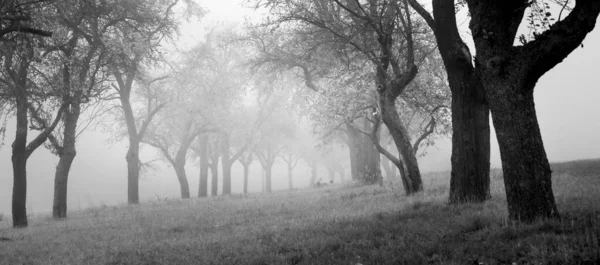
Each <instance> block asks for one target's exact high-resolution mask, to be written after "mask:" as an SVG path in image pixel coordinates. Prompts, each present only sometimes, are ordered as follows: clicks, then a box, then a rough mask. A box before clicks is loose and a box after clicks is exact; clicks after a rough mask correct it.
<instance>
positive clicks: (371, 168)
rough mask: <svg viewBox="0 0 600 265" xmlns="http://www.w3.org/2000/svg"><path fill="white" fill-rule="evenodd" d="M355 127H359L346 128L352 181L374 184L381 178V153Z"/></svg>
mask: <svg viewBox="0 0 600 265" xmlns="http://www.w3.org/2000/svg"><path fill="white" fill-rule="evenodd" d="M354 126H358V125H354V124H349V125H348V126H346V127H347V129H346V133H347V136H348V149H349V150H350V170H351V174H352V179H353V180H356V181H360V182H362V183H365V184H374V183H376V182H377V180H379V179H380V178H381V168H380V165H379V163H380V160H379V152H378V151H377V149H376V148H375V146H374V145H373V142H372V141H371V139H370V138H369V136H367V135H365V134H363V133H361V132H360V131H358V130H357V129H356V128H354ZM366 130H367V131H368V129H366Z"/></svg>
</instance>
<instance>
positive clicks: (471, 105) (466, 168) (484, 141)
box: [447, 69, 490, 203]
mask: <svg viewBox="0 0 600 265" xmlns="http://www.w3.org/2000/svg"><path fill="white" fill-rule="evenodd" d="M447 72H448V80H449V83H450V88H451V89H452V156H451V163H452V172H451V174H450V198H449V199H450V203H465V202H483V201H486V200H488V199H489V198H490V126H489V123H490V121H489V109H488V106H487V103H486V102H485V100H484V99H483V96H482V95H480V94H481V92H478V91H479V90H481V84H480V81H479V79H478V78H476V77H474V76H472V75H473V74H472V73H471V72H472V70H468V69H463V70H462V71H461V70H460V69H448V70H447Z"/></svg>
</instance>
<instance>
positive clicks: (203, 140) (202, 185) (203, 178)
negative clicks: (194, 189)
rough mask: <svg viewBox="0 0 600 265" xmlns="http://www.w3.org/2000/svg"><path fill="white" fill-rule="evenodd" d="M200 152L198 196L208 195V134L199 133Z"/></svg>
mask: <svg viewBox="0 0 600 265" xmlns="http://www.w3.org/2000/svg"><path fill="white" fill-rule="evenodd" d="M198 143H199V148H200V150H199V151H200V153H199V154H198V155H199V156H200V179H199V185H198V197H207V196H208V135H201V136H200V137H199V140H198Z"/></svg>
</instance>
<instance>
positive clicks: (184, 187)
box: [174, 165, 190, 199]
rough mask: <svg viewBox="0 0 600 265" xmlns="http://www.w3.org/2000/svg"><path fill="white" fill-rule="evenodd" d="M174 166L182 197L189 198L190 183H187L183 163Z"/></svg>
mask: <svg viewBox="0 0 600 265" xmlns="http://www.w3.org/2000/svg"><path fill="white" fill-rule="evenodd" d="M174 167H175V173H176V174H177V180H179V189H180V191H181V198H182V199H189V198H190V184H189V183H188V180H187V176H186V173H185V165H177V166H174Z"/></svg>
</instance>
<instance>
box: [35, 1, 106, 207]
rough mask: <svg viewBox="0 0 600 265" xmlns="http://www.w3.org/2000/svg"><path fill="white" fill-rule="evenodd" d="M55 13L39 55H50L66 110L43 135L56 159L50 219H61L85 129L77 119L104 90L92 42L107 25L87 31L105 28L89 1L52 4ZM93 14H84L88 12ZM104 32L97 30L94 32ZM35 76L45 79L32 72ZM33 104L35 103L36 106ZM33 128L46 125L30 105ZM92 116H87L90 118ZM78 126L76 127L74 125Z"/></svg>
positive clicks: (99, 54) (100, 54)
mask: <svg viewBox="0 0 600 265" xmlns="http://www.w3.org/2000/svg"><path fill="white" fill-rule="evenodd" d="M53 7H54V8H55V9H56V10H57V14H56V15H55V17H54V20H56V21H57V31H56V32H57V34H56V35H55V38H53V41H52V42H51V43H49V44H48V45H46V47H44V49H45V52H44V53H45V54H46V55H45V56H46V57H52V58H53V59H52V60H53V61H54V62H55V64H56V66H54V69H56V73H53V74H54V75H56V76H60V77H59V81H58V83H59V86H60V88H59V91H60V93H59V94H60V101H61V103H62V104H63V105H66V106H67V108H66V110H65V112H64V115H63V117H62V122H61V123H60V124H59V126H58V127H57V129H56V130H54V131H53V132H52V133H51V134H49V135H48V140H49V144H47V145H46V147H47V148H49V149H50V150H51V151H52V152H53V153H54V154H56V155H57V156H58V157H59V162H58V165H57V167H56V173H55V178H54V200H53V206H52V216H53V217H54V218H56V219H62V218H66V217H67V187H68V185H67V183H68V176H69V171H70V169H71V165H72V163H73V161H74V159H75V156H76V154H77V152H76V148H75V143H76V138H77V136H78V135H79V134H80V133H81V132H83V130H85V129H86V128H87V126H86V125H82V124H79V120H80V115H81V113H82V112H83V111H85V110H86V109H88V107H92V106H96V107H97V106H99V105H100V101H101V99H100V98H101V97H102V96H103V94H104V92H105V91H106V90H107V86H105V85H103V84H104V83H105V82H106V75H105V73H106V71H104V70H103V67H104V53H105V50H106V49H105V48H103V47H102V45H101V44H100V42H99V41H98V40H99V39H100V38H101V37H102V36H103V35H105V34H107V33H106V31H107V30H108V29H110V27H92V26H91V25H93V24H95V25H100V24H102V25H105V24H103V23H108V22H107V21H106V16H108V14H106V13H102V11H101V10H98V7H97V6H95V5H93V4H92V3H87V2H85V3H70V2H60V3H53ZM90 10H92V11H94V12H88V11H90ZM102 28H103V29H104V32H100V31H99V30H100V29H102ZM38 75H43V76H44V78H46V79H48V78H50V77H49V76H47V75H45V74H43V73H41V72H39V71H38ZM38 105H39V104H38ZM29 111H30V113H31V116H32V119H33V120H32V124H35V126H34V128H36V129H40V130H44V129H46V128H47V127H48V122H47V119H44V118H43V117H44V116H48V115H47V114H44V113H43V112H44V110H43V108H39V107H38V108H35V107H33V105H30V108H29ZM97 114H98V113H94V114H92V115H91V116H92V119H93V118H94V117H95V116H96V115H97ZM90 122H91V120H88V121H87V124H88V125H89V123H90ZM79 125H82V126H79Z"/></svg>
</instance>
